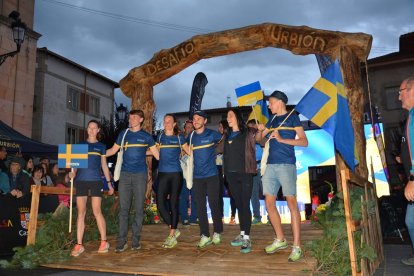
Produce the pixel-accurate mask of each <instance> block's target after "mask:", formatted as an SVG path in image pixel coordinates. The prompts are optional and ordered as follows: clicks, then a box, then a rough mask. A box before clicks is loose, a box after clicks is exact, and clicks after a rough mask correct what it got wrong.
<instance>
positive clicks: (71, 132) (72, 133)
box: [66, 127, 79, 144]
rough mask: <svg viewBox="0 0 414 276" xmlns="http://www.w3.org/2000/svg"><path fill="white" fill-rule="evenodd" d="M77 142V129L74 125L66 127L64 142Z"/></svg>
mask: <svg viewBox="0 0 414 276" xmlns="http://www.w3.org/2000/svg"><path fill="white" fill-rule="evenodd" d="M77 143H79V129H78V128H75V127H67V128H66V144H77Z"/></svg>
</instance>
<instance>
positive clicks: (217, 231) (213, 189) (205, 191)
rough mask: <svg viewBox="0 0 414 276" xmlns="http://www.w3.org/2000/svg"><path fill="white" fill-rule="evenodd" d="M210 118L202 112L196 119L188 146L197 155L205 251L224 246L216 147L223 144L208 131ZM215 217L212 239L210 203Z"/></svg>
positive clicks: (196, 190) (196, 193) (195, 188)
mask: <svg viewBox="0 0 414 276" xmlns="http://www.w3.org/2000/svg"><path fill="white" fill-rule="evenodd" d="M206 124H207V114H206V113H205V112H204V111H201V110H198V111H196V112H195V113H194V115H193V125H194V131H193V132H192V133H191V134H190V135H189V136H188V137H187V144H188V145H189V146H190V148H191V151H192V152H193V154H194V174H193V178H194V181H193V191H194V196H195V200H196V202H197V204H196V206H197V215H198V218H199V222H200V236H201V238H200V241H199V242H198V244H197V247H198V248H204V247H206V246H208V245H210V244H212V243H214V244H216V245H217V244H220V242H221V233H222V232H223V222H222V220H221V212H220V181H219V178H218V177H219V176H218V171H217V167H216V163H215V158H216V153H215V147H216V144H217V143H218V142H220V140H221V134H220V133H219V132H217V131H214V130H211V129H207V128H206V127H205V125H206ZM206 195H207V196H208V203H209V206H210V209H211V213H212V217H213V226H214V234H213V238H211V237H210V231H209V225H208V217H207V206H206V204H207V202H206Z"/></svg>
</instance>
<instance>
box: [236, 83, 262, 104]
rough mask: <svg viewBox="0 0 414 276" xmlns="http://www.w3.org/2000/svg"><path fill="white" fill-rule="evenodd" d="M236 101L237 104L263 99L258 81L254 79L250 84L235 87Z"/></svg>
mask: <svg viewBox="0 0 414 276" xmlns="http://www.w3.org/2000/svg"><path fill="white" fill-rule="evenodd" d="M236 96H237V102H238V104H239V106H245V105H251V104H255V103H256V102H257V101H259V100H261V99H263V91H262V88H261V87H260V82H258V81H256V82H253V83H251V84H248V85H245V86H241V87H239V88H236Z"/></svg>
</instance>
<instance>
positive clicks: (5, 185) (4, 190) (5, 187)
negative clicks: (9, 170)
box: [0, 170, 10, 194]
mask: <svg viewBox="0 0 414 276" xmlns="http://www.w3.org/2000/svg"><path fill="white" fill-rule="evenodd" d="M9 192H10V184H9V177H8V175H7V174H6V173H4V172H2V171H1V170H0V194H8V193H9Z"/></svg>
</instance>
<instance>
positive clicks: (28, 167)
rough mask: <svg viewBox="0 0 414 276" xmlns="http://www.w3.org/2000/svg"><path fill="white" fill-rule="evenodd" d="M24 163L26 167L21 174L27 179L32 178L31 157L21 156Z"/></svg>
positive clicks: (32, 165)
mask: <svg viewBox="0 0 414 276" xmlns="http://www.w3.org/2000/svg"><path fill="white" fill-rule="evenodd" d="M23 159H24V161H25V162H26V165H25V167H24V169H23V172H25V173H26V174H27V175H28V176H29V177H31V176H32V172H33V167H34V164H33V157H31V156H30V155H25V156H23Z"/></svg>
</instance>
